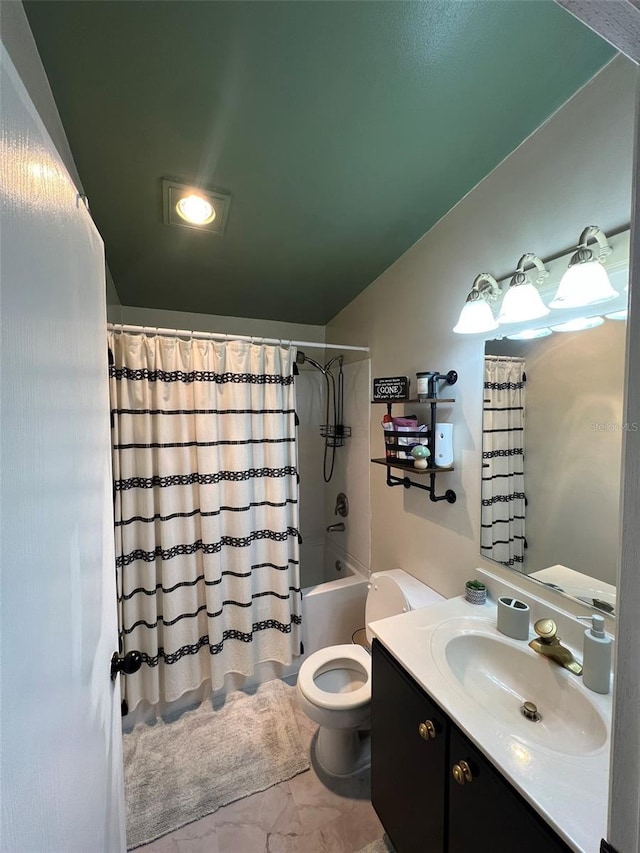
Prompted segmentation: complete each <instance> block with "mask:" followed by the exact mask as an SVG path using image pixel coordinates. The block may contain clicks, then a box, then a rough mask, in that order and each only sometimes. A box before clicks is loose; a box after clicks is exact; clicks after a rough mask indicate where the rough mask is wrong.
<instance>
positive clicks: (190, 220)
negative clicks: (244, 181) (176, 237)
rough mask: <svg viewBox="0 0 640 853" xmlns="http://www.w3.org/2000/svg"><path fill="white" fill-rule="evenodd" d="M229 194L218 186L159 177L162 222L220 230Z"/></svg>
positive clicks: (219, 231) (227, 212)
mask: <svg viewBox="0 0 640 853" xmlns="http://www.w3.org/2000/svg"><path fill="white" fill-rule="evenodd" d="M230 205H231V196H230V195H229V193H225V192H222V191H221V190H213V189H205V188H203V187H199V186H195V185H194V184H183V183H181V182H180V181H174V180H172V179H170V178H163V179H162V208H163V216H162V218H163V222H164V223H165V225H178V226H179V227H180V228H192V229H195V230H197V231H210V232H212V233H214V234H223V233H224V229H225V226H226V223H227V216H228V215H229V207H230Z"/></svg>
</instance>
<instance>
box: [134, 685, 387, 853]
mask: <svg viewBox="0 0 640 853" xmlns="http://www.w3.org/2000/svg"><path fill="white" fill-rule="evenodd" d="M292 691H293V688H292ZM293 704H294V707H295V712H296V719H297V721H298V726H299V728H300V735H301V737H302V742H303V744H304V746H305V749H309V746H310V743H311V740H312V738H313V736H314V734H315V732H316V728H317V727H316V725H315V723H312V722H311V721H310V720H309V719H308V718H307V717H306V716H305V715H304V714H303V713H302V711H300V709H299V708H298V707H297V704H296V703H295V696H294V701H293ZM321 775H322V771H320V775H319V774H318V772H317V771H316V769H315V768H314V767H313V763H312V766H311V769H310V770H307V771H306V772H305V773H300V774H299V775H298V776H294V778H293V779H289V781H287V782H281V783H280V784H279V785H274V786H273V787H272V788H269V789H268V790H267V791H262V792H261V793H258V794H253V795H252V796H250V797H245V798H244V799H243V800H238V801H237V802H235V803H231V804H230V805H228V806H224V807H223V808H221V809H219V810H218V811H217V812H215V813H214V814H212V815H208V816H207V817H204V818H202V819H201V820H198V821H195V822H194V823H190V824H188V825H187V826H185V827H183V828H182V829H177V830H175V832H171V833H170V834H169V835H165V836H163V837H162V838H159V839H158V840H157V841H153V842H152V843H151V844H145V845H144V846H143V847H138V848H137V851H136V853H356V851H358V850H360V848H362V847H364V846H365V845H367V844H369V843H370V842H372V841H374V840H376V839H378V838H382V835H383V832H384V830H383V828H382V824H381V823H380V821H379V820H378V818H377V816H376V813H375V812H374V810H373V806H372V805H371V801H370V789H369V771H368V770H366V771H364V772H363V773H360V774H356V775H354V776H353V777H351V778H350V779H348V780H344V781H341V782H339V783H337V784H335V783H332V785H331V788H329V787H328V785H327V784H326V782H325V781H323V779H322V778H321Z"/></svg>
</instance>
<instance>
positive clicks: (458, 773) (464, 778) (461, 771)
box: [451, 761, 473, 785]
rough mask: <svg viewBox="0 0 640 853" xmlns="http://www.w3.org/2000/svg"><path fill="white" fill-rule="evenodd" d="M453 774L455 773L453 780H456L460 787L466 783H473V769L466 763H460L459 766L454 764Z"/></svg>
mask: <svg viewBox="0 0 640 853" xmlns="http://www.w3.org/2000/svg"><path fill="white" fill-rule="evenodd" d="M451 772H452V773H453V778H454V779H455V780H456V782H457V783H458V785H464V784H465V782H471V781H472V780H473V774H472V773H471V768H470V767H469V765H468V764H467V762H466V761H459V762H458V763H457V764H454V765H453V769H452V771H451Z"/></svg>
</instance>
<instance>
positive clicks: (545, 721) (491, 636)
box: [432, 620, 607, 755]
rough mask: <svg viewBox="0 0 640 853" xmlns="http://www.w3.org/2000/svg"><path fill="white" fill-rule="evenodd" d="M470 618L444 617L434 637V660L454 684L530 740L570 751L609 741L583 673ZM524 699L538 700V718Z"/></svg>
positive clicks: (589, 749) (582, 752) (591, 748)
mask: <svg viewBox="0 0 640 853" xmlns="http://www.w3.org/2000/svg"><path fill="white" fill-rule="evenodd" d="M468 621H469V620H453V623H458V624H452V623H446V622H445V623H444V624H443V625H441V626H440V627H439V628H438V629H437V630H436V631H435V633H434V635H433V638H432V652H433V656H434V660H435V662H436V664H437V666H438V669H439V670H440V672H441V674H442V675H443V676H444V677H445V678H446V680H447V681H448V682H449V683H450V684H451V685H452V686H454V687H456V688H457V689H458V690H460V689H462V690H463V691H464V693H465V696H466V697H467V698H468V699H472V700H473V701H474V702H475V703H476V704H477V705H479V706H480V707H481V708H482V709H483V710H484V711H485V712H486V713H488V714H490V715H491V716H493V717H494V718H495V719H498V720H499V721H500V722H501V723H502V724H503V725H504V727H505V731H506V732H508V733H509V734H513V735H515V736H517V737H518V738H520V739H521V740H524V741H526V742H530V743H532V744H538V745H540V746H544V747H547V748H548V749H551V750H553V751H555V752H561V753H564V754H567V755H585V754H586V753H590V752H594V751H596V750H598V749H601V748H602V747H603V746H604V745H605V743H606V741H607V727H606V723H605V720H604V719H603V717H602V714H601V713H600V711H599V709H598V708H597V706H596V705H595V704H594V702H593V701H592V700H591V698H590V697H589V695H588V691H587V690H586V688H584V687H583V686H582V679H580V678H578V677H577V676H575V675H572V674H571V673H569V672H567V671H566V670H565V669H563V668H562V667H560V666H558V664H556V663H554V662H553V661H549V660H547V659H545V658H543V657H542V656H541V655H539V654H537V653H536V652H534V651H533V650H532V649H530V648H529V647H528V646H527V645H526V643H518V642H517V641H513V640H508V639H507V638H504V639H502V635H501V634H500V635H498V634H497V633H496V632H495V629H493V628H492V627H489V626H487V627H486V628H484V629H483V628H482V627H480V626H476V627H469V625H468ZM476 621H478V620H476ZM460 622H462V624H460ZM524 702H533V703H534V704H535V705H536V706H537V709H538V712H539V714H540V717H541V719H540V720H539V721H537V722H535V721H533V720H530V719H527V718H526V717H525V716H524V715H523V713H522V710H521V709H522V705H523V704H524Z"/></svg>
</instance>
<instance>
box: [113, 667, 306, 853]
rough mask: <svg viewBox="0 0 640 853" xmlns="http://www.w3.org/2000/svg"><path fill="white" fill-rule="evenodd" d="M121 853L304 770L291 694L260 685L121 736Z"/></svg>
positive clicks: (274, 683) (269, 684)
mask: <svg viewBox="0 0 640 853" xmlns="http://www.w3.org/2000/svg"><path fill="white" fill-rule="evenodd" d="M123 748H124V774H125V798H126V806H127V849H129V850H133V849H134V848H135V847H139V846H140V845H142V844H147V843H148V842H150V841H154V840H155V839H156V838H160V837H161V836H162V835H166V834H167V833H168V832H172V831H173V830H174V829H179V828H180V827H182V826H185V824H187V823H191V822H192V821H194V820H198V819H199V818H201V817H204V816H205V815H208V814H211V813H212V812H215V811H217V810H218V809H219V808H220V807H221V806H226V805H227V804H228V803H232V802H234V801H235V800H240V799H242V798H243V797H248V796H249V795H250V794H256V793H257V792H258V791H264V790H266V789H267V788H270V787H271V786H272V785H277V784H278V782H284V781H285V780H287V779H291V778H292V777H293V776H296V775H297V774H298V773H302V772H303V771H304V770H308V769H309V758H308V755H307V753H306V751H305V749H304V748H303V746H302V742H301V740H300V732H299V730H298V724H297V722H296V719H295V714H294V710H293V706H292V695H291V688H289V687H287V685H285V684H283V682H281V681H277V680H276V681H269V682H266V683H265V684H261V685H260V686H259V687H258V688H257V689H256V691H255V693H253V694H248V693H244V692H242V691H240V690H237V691H234V692H233V693H230V694H229V695H228V696H227V697H226V698H225V699H224V704H222V705H217V706H215V707H213V706H212V704H211V702H210V701H205V702H203V703H202V704H201V705H199V706H198V707H197V708H194V709H192V710H188V711H184V712H182V713H180V714H175V715H174V716H173V717H169V716H167V717H165V718H164V719H159V720H156V721H154V722H153V723H151V724H149V723H139V724H138V725H137V726H135V728H134V729H133V730H132V731H131V732H130V733H128V734H125V735H124V736H123Z"/></svg>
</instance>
